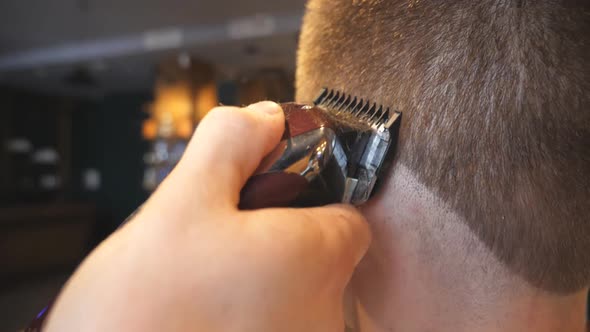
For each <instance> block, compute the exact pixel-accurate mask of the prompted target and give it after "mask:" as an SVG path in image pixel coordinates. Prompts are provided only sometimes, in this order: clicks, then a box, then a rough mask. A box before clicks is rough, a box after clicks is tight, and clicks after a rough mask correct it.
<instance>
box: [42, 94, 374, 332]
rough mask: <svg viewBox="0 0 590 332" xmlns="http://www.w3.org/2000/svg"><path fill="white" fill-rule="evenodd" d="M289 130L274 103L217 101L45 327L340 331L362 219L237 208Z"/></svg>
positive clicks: (343, 211)
mask: <svg viewBox="0 0 590 332" xmlns="http://www.w3.org/2000/svg"><path fill="white" fill-rule="evenodd" d="M283 130H284V115H283V112H282V111H281V110H280V108H279V107H278V105H276V104H275V103H271V102H262V103H258V104H255V105H251V106H249V107H247V108H241V109H240V108H232V107H219V108H216V109H213V110H212V111H211V112H210V114H209V115H208V116H207V117H206V118H205V119H204V120H203V121H202V122H201V124H200V126H199V128H198V129H197V131H196V133H195V135H194V137H193V138H192V140H191V142H190V144H189V146H188V149H187V151H186V153H185V155H184V156H183V158H182V160H181V161H180V163H179V164H178V166H177V167H176V168H175V169H174V171H173V172H172V173H171V174H170V176H169V177H168V178H167V179H166V181H164V183H163V184H162V185H161V186H160V187H159V188H158V190H157V191H156V192H155V193H154V194H153V195H152V197H151V198H150V199H149V200H148V202H147V203H146V204H145V206H144V207H143V208H142V210H141V211H140V212H139V213H138V215H137V216H136V217H135V218H134V219H133V220H131V222H130V223H128V224H127V225H125V226H124V227H123V228H122V229H120V230H119V231H117V232H115V233H114V234H113V235H112V236H111V237H109V238H108V239H107V240H106V241H104V242H103V243H102V244H101V245H100V246H99V247H98V248H97V249H95V250H94V252H93V253H92V254H91V255H90V256H89V257H88V258H87V259H86V260H85V261H84V263H83V264H82V265H81V266H80V267H79V268H78V270H77V271H76V273H75V274H74V275H73V277H72V278H71V279H70V281H69V282H68V283H67V285H66V286H65V288H64V290H63V291H62V294H61V295H60V296H59V298H58V300H57V302H56V304H55V306H54V308H53V311H52V313H51V314H50V316H49V320H48V323H47V326H46V331H56V332H57V331H59V332H64V331H141V332H145V331H158V332H160V331H183V332H184V331H212V332H222V331H223V332H225V331H253V332H254V331H255V332H265V331H281V332H284V331H296V332H300V331H321V332H332V331H333V332H341V331H343V329H344V325H343V317H342V297H343V292H344V288H345V286H346V284H347V283H348V280H349V279H350V277H351V274H352V272H353V269H354V267H355V265H356V264H357V263H358V262H359V260H360V259H361V257H362V256H363V255H364V253H365V251H366V249H367V247H368V245H369V242H370V234H369V229H368V226H367V225H366V223H365V220H364V219H363V217H362V216H361V215H360V214H359V213H358V212H357V211H356V210H355V209H353V208H350V207H346V206H339V205H335V206H327V207H321V208H313V209H287V208H285V209H265V210H258V211H239V210H238V209H237V205H238V201H239V193H240V189H241V188H242V186H243V185H244V183H245V182H246V180H247V179H248V178H249V177H250V176H251V174H252V173H253V172H254V170H255V169H256V167H257V165H258V164H259V163H260V161H261V159H262V158H263V157H264V156H265V155H266V154H267V153H268V152H270V151H271V150H272V148H273V147H274V146H276V144H277V143H278V142H279V139H280V137H281V135H282V132H283Z"/></svg>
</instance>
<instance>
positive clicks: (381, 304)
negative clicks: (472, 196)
mask: <svg viewBox="0 0 590 332" xmlns="http://www.w3.org/2000/svg"><path fill="white" fill-rule="evenodd" d="M400 168H402V167H399V166H398V169H397V170H396V172H395V176H393V177H392V179H391V181H390V183H388V184H387V185H386V187H385V188H383V189H385V190H383V194H382V196H381V197H376V199H374V200H372V201H371V202H370V204H369V205H367V206H365V207H364V208H363V212H364V213H365V215H366V216H367V219H368V220H369V222H370V223H371V227H372V228H373V237H374V238H373V244H372V246H371V248H370V250H369V252H368V254H367V256H366V257H365V259H364V260H363V261H362V262H361V264H360V265H359V267H358V269H357V273H356V275H355V276H354V278H353V281H352V284H351V285H352V287H351V288H352V293H353V294H354V297H355V298H356V299H355V303H354V306H353V309H354V311H356V312H355V315H353V316H356V321H353V322H352V324H353V325H356V329H357V330H358V331H361V332H378V331H388V332H397V331H402V332H412V331H441V332H444V331H455V332H456V331H482V332H493V331H502V332H511V331H515V332H516V331H518V332H523V331H536V332H557V331H571V332H584V331H585V321H586V320H585V308H586V303H585V301H586V294H587V293H586V292H584V291H581V292H579V293H577V294H572V295H555V294H549V293H546V292H544V291H541V290H538V289H536V288H533V287H531V286H529V285H528V284H527V283H526V282H525V281H523V280H521V279H520V278H519V277H518V276H515V275H514V273H512V272H511V271H509V270H507V269H506V268H505V267H504V266H503V265H502V264H501V263H500V262H498V261H497V260H496V258H495V257H494V256H493V255H492V254H491V253H490V252H489V251H488V250H487V248H486V247H485V246H484V245H483V244H482V243H481V242H480V241H479V240H478V239H477V238H476V237H475V236H474V235H473V233H472V232H471V231H470V230H469V229H468V227H467V226H466V225H465V223H463V222H461V221H460V219H459V218H458V217H457V216H455V215H454V214H453V213H452V212H448V209H445V208H444V206H443V205H442V204H441V203H440V202H438V201H437V200H436V198H435V197H434V195H432V194H431V193H429V192H428V191H427V190H425V189H424V188H420V186H419V185H417V182H416V181H414V179H413V178H412V176H411V174H409V172H408V171H407V170H405V169H403V168H402V169H400ZM408 193H416V195H410V194H408ZM441 211H443V212H441ZM445 211H447V212H445Z"/></svg>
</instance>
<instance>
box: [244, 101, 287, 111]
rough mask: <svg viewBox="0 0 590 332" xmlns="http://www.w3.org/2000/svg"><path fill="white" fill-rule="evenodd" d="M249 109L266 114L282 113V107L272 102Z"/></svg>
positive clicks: (258, 104) (252, 106) (261, 103)
mask: <svg viewBox="0 0 590 332" xmlns="http://www.w3.org/2000/svg"><path fill="white" fill-rule="evenodd" d="M248 108H250V109H253V110H256V111H259V112H265V113H267V114H277V113H279V112H280V111H281V106H279V104H277V103H274V102H272V101H261V102H259V103H256V104H252V105H250V106H248Z"/></svg>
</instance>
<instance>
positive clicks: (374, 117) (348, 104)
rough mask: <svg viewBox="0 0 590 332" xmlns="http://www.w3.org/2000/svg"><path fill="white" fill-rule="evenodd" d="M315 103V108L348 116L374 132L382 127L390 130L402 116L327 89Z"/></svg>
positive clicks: (379, 106) (387, 108)
mask: <svg viewBox="0 0 590 332" xmlns="http://www.w3.org/2000/svg"><path fill="white" fill-rule="evenodd" d="M313 103H314V105H315V106H319V107H321V108H324V109H327V110H331V111H333V112H335V115H336V116H338V115H342V114H348V115H349V116H351V117H352V118H354V119H355V120H357V121H359V122H361V123H363V124H366V125H368V126H370V127H371V128H372V129H373V130H378V129H379V128H380V127H382V128H384V129H389V128H390V127H391V126H392V124H393V123H394V122H395V120H396V119H397V117H398V116H399V115H400V113H399V112H396V111H392V110H391V109H390V108H389V107H385V106H383V105H378V104H376V103H372V102H371V101H369V100H364V99H359V98H357V97H353V96H351V95H349V94H347V93H344V92H341V91H338V90H332V89H327V88H323V89H322V91H321V92H320V94H319V95H318V97H317V98H316V99H315V101H314V102H313Z"/></svg>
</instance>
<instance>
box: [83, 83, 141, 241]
mask: <svg viewBox="0 0 590 332" xmlns="http://www.w3.org/2000/svg"><path fill="white" fill-rule="evenodd" d="M150 99H151V96H149V95H148V94H129V95H114V96H108V97H105V98H103V99H102V100H98V101H92V102H83V103H82V104H80V105H79V109H78V110H77V111H76V112H74V114H73V119H72V124H73V133H72V137H73V142H72V159H73V160H72V168H73V173H74V179H76V181H75V182H76V183H75V186H74V188H76V189H75V190H74V192H73V193H72V195H73V197H74V198H75V199H81V200H90V201H94V202H95V204H96V206H97V210H98V220H97V228H96V232H95V233H96V236H95V243H96V241H99V240H101V239H102V238H103V237H105V236H106V235H108V234H110V233H111V232H112V231H113V230H114V229H115V228H116V227H117V226H118V225H119V224H120V223H121V222H122V221H123V220H124V219H125V218H126V217H127V216H128V215H129V214H130V213H132V212H133V211H134V210H135V209H136V208H137V207H138V206H139V205H141V203H142V202H144V201H145V199H146V198H147V197H148V193H147V192H146V191H144V190H143V188H142V180H143V171H144V163H143V155H144V153H145V152H146V151H147V150H148V148H149V144H148V142H146V141H144V140H143V139H142V137H141V125H142V121H143V119H145V117H146V114H145V113H144V112H142V108H143V106H144V104H145V103H146V102H148V101H149V100H150ZM89 168H92V169H96V170H98V171H99V173H100V176H101V186H100V188H99V189H98V190H96V191H87V190H84V189H83V186H82V178H83V173H84V171H85V170H86V169H89Z"/></svg>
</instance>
